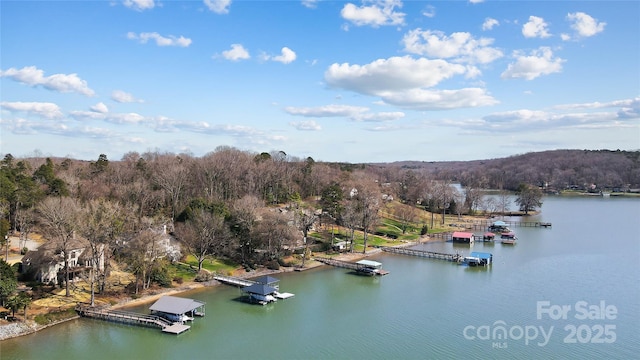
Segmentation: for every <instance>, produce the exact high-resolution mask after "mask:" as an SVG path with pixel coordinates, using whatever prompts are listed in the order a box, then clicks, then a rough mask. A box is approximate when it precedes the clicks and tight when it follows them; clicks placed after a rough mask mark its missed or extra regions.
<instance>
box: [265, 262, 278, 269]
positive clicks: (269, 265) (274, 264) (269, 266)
mask: <svg viewBox="0 0 640 360" xmlns="http://www.w3.org/2000/svg"><path fill="white" fill-rule="evenodd" d="M267 269H269V270H280V264H278V261H276V260H271V261H269V262H268V263H267Z"/></svg>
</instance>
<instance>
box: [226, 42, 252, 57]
mask: <svg viewBox="0 0 640 360" xmlns="http://www.w3.org/2000/svg"><path fill="white" fill-rule="evenodd" d="M222 57H224V58H225V59H227V60H231V61H238V60H246V59H249V58H250V57H251V56H250V55H249V52H248V51H247V50H246V49H245V48H244V46H242V45H241V44H231V50H225V51H223V52H222Z"/></svg>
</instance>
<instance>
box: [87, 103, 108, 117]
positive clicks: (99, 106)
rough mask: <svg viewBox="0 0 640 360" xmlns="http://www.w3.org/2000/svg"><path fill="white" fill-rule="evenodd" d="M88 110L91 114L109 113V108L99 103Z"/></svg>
mask: <svg viewBox="0 0 640 360" xmlns="http://www.w3.org/2000/svg"><path fill="white" fill-rule="evenodd" d="M90 109H91V111H93V112H97V113H101V114H105V113H108V112H109V108H108V107H107V105H105V104H104V103H103V102H99V103H97V104H95V105H93V106H92V107H90Z"/></svg>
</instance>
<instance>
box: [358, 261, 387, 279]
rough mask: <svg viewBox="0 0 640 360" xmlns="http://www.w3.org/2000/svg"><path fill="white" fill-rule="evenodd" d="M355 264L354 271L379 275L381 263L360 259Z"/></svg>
mask: <svg viewBox="0 0 640 360" xmlns="http://www.w3.org/2000/svg"><path fill="white" fill-rule="evenodd" d="M356 265H357V267H356V271H357V272H358V273H360V274H364V275H371V276H373V275H380V271H381V269H382V263H379V262H377V261H372V260H360V261H358V262H356Z"/></svg>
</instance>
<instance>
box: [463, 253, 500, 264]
mask: <svg viewBox="0 0 640 360" xmlns="http://www.w3.org/2000/svg"><path fill="white" fill-rule="evenodd" d="M463 262H464V263H465V264H467V265H469V266H486V265H491V264H492V263H493V254H491V253H485V252H477V251H473V252H471V253H470V254H469V256H465V257H464V260H463Z"/></svg>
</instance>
